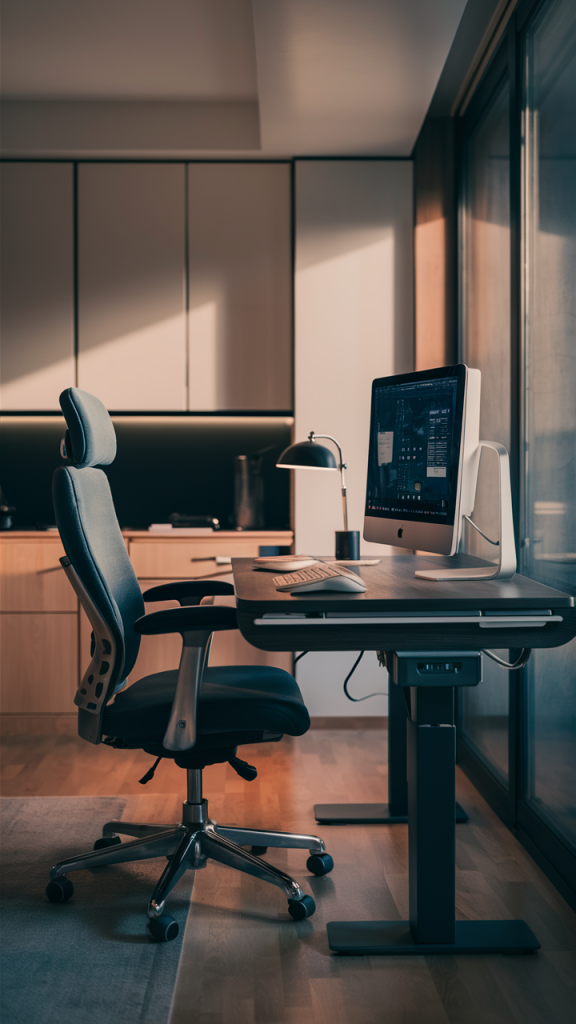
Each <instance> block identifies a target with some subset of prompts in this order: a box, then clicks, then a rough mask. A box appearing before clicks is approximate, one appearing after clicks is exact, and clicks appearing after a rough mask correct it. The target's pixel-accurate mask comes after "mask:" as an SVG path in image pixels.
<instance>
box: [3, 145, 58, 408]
mask: <svg viewBox="0 0 576 1024" xmlns="http://www.w3.org/2000/svg"><path fill="white" fill-rule="evenodd" d="M0 188H1V212H0V225H1V267H2V286H1V287H2V314H1V321H0V332H1V338H2V391H1V395H2V408H3V409H4V410H9V409H18V410H34V411H40V410H43V409H58V408H59V405H58V395H59V394H60V392H61V391H63V390H64V389H65V388H68V387H71V386H72V385H73V384H74V372H75V367H74V266H73V260H74V241H73V237H74V232H73V206H74V204H73V181H72V164H64V163H62V164H52V163H20V162H15V163H7V164H3V165H2V168H1V171H0Z"/></svg>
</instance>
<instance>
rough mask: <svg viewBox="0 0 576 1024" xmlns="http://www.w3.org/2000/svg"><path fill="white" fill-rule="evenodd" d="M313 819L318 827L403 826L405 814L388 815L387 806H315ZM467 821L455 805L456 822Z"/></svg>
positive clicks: (406, 816) (458, 806)
mask: <svg viewBox="0 0 576 1024" xmlns="http://www.w3.org/2000/svg"><path fill="white" fill-rule="evenodd" d="M314 817H315V818H316V821H317V822H318V823H319V824H320V825H405V824H406V823H407V822H408V815H407V814H390V808H389V806H388V804H315V806H314ZM465 821H468V815H467V814H466V811H465V810H464V808H463V807H461V806H460V804H458V803H457V804H456V822H457V824H461V823H463V822H465Z"/></svg>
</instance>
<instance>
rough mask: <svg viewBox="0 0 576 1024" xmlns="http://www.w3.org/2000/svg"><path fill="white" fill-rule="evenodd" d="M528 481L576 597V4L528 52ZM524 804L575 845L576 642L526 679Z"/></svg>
mask: <svg viewBox="0 0 576 1024" xmlns="http://www.w3.org/2000/svg"><path fill="white" fill-rule="evenodd" d="M523 124H524V139H523V167H524V183H523V197H524V232H523V235H524V237H523V243H524V268H525V277H524V286H523V303H524V315H523V324H524V375H525V389H524V394H525V404H524V429H525V463H524V471H525V484H524V526H523V534H524V542H523V547H522V571H523V572H524V573H525V574H526V575H528V576H531V577H533V578H534V579H538V580H541V581H542V582H543V583H548V584H549V585H551V586H554V587H558V589H560V590H564V591H568V592H570V593H573V594H576V397H575V396H576V5H575V4H574V2H573V0H554V2H551V3H548V4H545V5H544V7H543V8H541V9H540V10H539V12H538V15H537V17H536V18H535V20H534V22H533V23H532V24H531V25H530V26H529V28H528V31H527V33H526V39H525V46H524V121H523ZM528 704H529V733H528V773H527V779H526V792H525V797H526V799H527V800H528V801H529V802H530V803H531V805H532V806H533V808H534V809H535V810H537V811H538V813H539V814H540V815H541V816H542V817H544V818H545V819H546V820H547V823H548V824H549V825H550V826H551V827H552V828H553V829H554V830H555V831H556V832H557V833H558V834H559V835H560V836H561V837H563V838H564V839H565V840H566V841H567V842H569V843H570V842H571V843H572V844H576V756H575V754H574V751H575V749H576V642H572V643H571V644H569V645H566V646H564V647H560V648H554V649H552V650H542V651H536V652H535V655H534V656H533V658H532V661H531V663H530V665H529V671H528Z"/></svg>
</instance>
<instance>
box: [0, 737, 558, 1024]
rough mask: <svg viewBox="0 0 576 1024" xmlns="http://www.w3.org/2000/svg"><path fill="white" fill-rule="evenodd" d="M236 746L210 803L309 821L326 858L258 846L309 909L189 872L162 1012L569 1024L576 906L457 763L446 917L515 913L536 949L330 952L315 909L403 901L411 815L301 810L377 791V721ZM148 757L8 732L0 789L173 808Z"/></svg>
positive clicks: (398, 908) (167, 812)
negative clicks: (321, 818)
mask: <svg viewBox="0 0 576 1024" xmlns="http://www.w3.org/2000/svg"><path fill="white" fill-rule="evenodd" d="M240 753H241V755H242V756H243V757H245V758H246V759H247V760H248V761H250V762H251V763H252V764H256V765H257V767H258V769H259V772H260V774H259V778H258V779H257V780H256V782H253V783H246V782H244V781H243V780H242V779H240V778H239V777H238V776H237V775H236V774H235V773H234V772H233V771H232V769H231V768H229V766H228V765H224V766H222V765H217V766H214V767H212V768H208V769H206V771H205V791H206V795H207V796H208V798H209V801H210V814H211V817H213V818H215V819H216V820H218V821H220V822H221V823H227V824H247V825H253V826H254V827H270V828H281V829H286V830H290V829H293V830H298V831H311V832H320V834H321V835H322V836H323V838H324V839H325V841H326V844H327V847H328V849H329V851H330V852H331V853H332V855H333V856H334V860H335V868H334V871H333V873H332V874H331V875H329V876H327V877H325V878H320V879H316V878H313V877H312V876H310V875H309V874H308V873H307V871H306V868H305V861H306V853H305V852H301V851H279V850H277V851H272V852H271V853H269V854H267V855H266V857H267V859H269V860H271V861H272V862H273V863H276V864H277V865H278V866H279V867H282V868H284V869H285V870H288V871H289V872H290V873H292V874H294V875H295V877H296V878H297V879H298V880H299V881H300V883H301V884H302V885H303V887H304V888H305V889H306V891H308V892H311V893H312V894H313V895H314V898H315V901H316V906H317V912H316V914H315V916H314V917H313V918H312V919H311V920H309V921H304V922H302V923H300V924H295V923H294V922H292V921H291V920H290V918H289V917H288V915H287V914H286V903H285V901H284V898H283V896H282V893H281V892H280V890H278V889H276V888H275V887H272V886H267V885H265V884H264V883H262V882H259V881H257V880H256V879H252V878H250V877H248V876H245V875H241V874H239V873H237V872H233V871H230V870H228V869H226V868H224V867H220V866H218V865H215V864H209V865H208V867H207V869H206V870H203V871H198V872H197V873H196V879H195V883H194V890H193V897H192V906H191V912H190V915H189V918H188V924H187V927H186V933H185V936H184V944H183V952H182V958H181V962H180V971H179V975H178V981H177V985H176V991H175V995H174V1002H173V1007H172V1016H171V1024H304V1022H306V1024H447V1022H449V1024H485V1022H492V1024H508V1022H518V1024H520V1022H522V1024H536V1022H538V1024H574V1021H575V1020H576V956H575V951H576V915H575V914H574V913H573V912H572V911H571V910H570V908H569V907H568V906H567V904H566V903H565V902H564V900H563V899H562V898H561V897H560V896H559V895H558V893H557V892H556V890H555V889H554V887H553V886H552V885H551V884H550V883H549V882H548V880H547V879H546V878H545V876H544V875H543V874H542V872H541V871H540V870H539V869H538V867H537V866H536V865H535V864H534V863H533V861H532V860H531V859H530V857H529V856H528V854H527V853H526V852H525V850H524V849H523V848H522V847H521V846H520V845H519V843H517V841H516V840H515V839H514V837H513V836H512V835H511V833H510V832H509V831H508V830H507V829H506V828H505V827H504V826H503V825H502V824H501V822H500V821H499V819H498V818H497V817H496V816H495V815H494V814H493V813H492V811H491V810H490V809H489V808H488V806H487V805H486V803H485V802H484V801H483V800H482V798H481V797H480V796H479V795H478V793H477V792H476V790H475V789H474V787H473V786H472V785H471V784H470V782H469V781H468V780H467V779H466V777H465V776H464V775H463V774H462V773H461V772H458V778H457V795H458V799H459V801H460V802H461V803H462V804H463V806H464V807H465V808H466V810H467V811H468V814H469V815H470V821H469V822H468V824H466V825H459V826H458V827H457V875H456V878H457V883H456V884H457V916H458V917H460V918H481V917H485V918H489V917H493V918H494V917H495V918H518V917H522V918H524V919H525V920H526V921H527V922H528V924H529V925H530V927H531V928H532V929H533V931H534V932H535V934H536V935H537V937H538V938H539V940H540V942H541V943H542V950H541V951H540V952H539V953H538V954H536V955H531V956H508V957H504V956H478V957H475V956H460V957H452V956H430V957H407V958H404V957H337V956H333V955H331V954H330V952H329V950H328V944H327V940H326V932H325V927H324V926H325V923H326V921H328V920H338V919H354V918H356V919H376V920H377V919H395V918H396V919H403V918H406V917H407V916H408V887H407V826H404V825H400V826H398V825H396V826H372V827H370V826H354V827H352V826H348V827H334V826H332V827H330V826H328V827H323V828H322V829H319V827H318V826H317V825H316V824H315V823H314V818H313V814H312V806H313V804H314V803H315V802H336V801H338V800H346V801H354V800H357V801H362V802H366V801H372V800H373V801H382V800H383V799H385V793H386V763H385V754H386V750H385V733H384V732H383V731H380V730H370V731H361V730H350V731H345V730H338V731H329V730H312V731H310V732H309V733H308V734H307V735H306V736H303V737H301V738H299V739H297V740H290V739H287V738H286V739H284V740H283V741H282V742H281V743H279V744H265V745H262V746H258V747H253V748H250V747H244V748H242V750H241V751H240ZM151 760H152V759H151V758H150V757H148V756H147V755H146V754H142V753H141V752H139V751H114V750H110V749H108V748H106V747H103V746H100V747H92V746H90V745H89V744H86V743H83V742H81V741H80V740H78V739H76V738H74V737H69V736H60V737H54V738H40V739H35V740H23V739H21V738H20V737H10V738H6V739H4V740H3V741H2V775H1V779H2V792H3V795H5V796H8V795H15V796H25V795H36V796H41V795H80V794H106V795H111V794H131V796H132V798H131V799H130V800H129V807H128V808H127V812H129V813H127V814H126V817H132V816H133V817H135V818H137V817H138V804H139V803H140V804H141V809H142V810H143V809H144V806H143V805H144V804H146V805H147V806H146V813H147V814H148V815H149V816H151V807H152V806H153V807H154V815H157V818H156V820H171V819H172V818H174V819H175V818H176V817H177V816H178V813H179V803H180V801H181V799H182V787H183V781H184V780H183V773H181V772H180V770H179V769H177V768H175V767H174V765H173V764H172V763H169V762H164V761H163V762H162V763H161V764H160V766H159V768H158V771H157V773H156V776H155V778H154V780H153V781H152V782H151V783H149V784H148V785H147V786H146V787H145V788H144V787H142V786H139V784H138V779H139V778H140V777H141V776H142V775H143V774H144V772H145V771H146V769H147V768H148V767H149V766H150V764H151ZM143 794H145V799H143ZM152 795H154V800H153V801H151V799H150V798H151V797H152Z"/></svg>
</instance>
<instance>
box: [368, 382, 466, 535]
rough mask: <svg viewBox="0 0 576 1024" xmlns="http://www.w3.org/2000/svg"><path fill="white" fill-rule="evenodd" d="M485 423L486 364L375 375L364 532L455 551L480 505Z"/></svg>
mask: <svg viewBox="0 0 576 1024" xmlns="http://www.w3.org/2000/svg"><path fill="white" fill-rule="evenodd" d="M479 426H480V371H479V370H471V369H469V368H468V367H467V366H464V365H463V364H459V365H456V366H445V367H440V368H439V369H435V370H422V371H419V372H417V373H404V374H400V375H397V376H394V377H379V378H378V379H377V380H375V381H373V383H372V408H371V416H370V448H369V455H368V483H367V491H366V511H365V519H364V539H365V540H370V541H376V542H377V543H380V544H393V545H395V546H397V547H405V548H410V549H411V550H416V549H421V550H424V551H433V552H435V553H437V554H441V555H453V554H455V552H456V551H457V549H458V542H459V540H460V531H461V524H462V517H463V516H465V515H471V514H472V510H473V507H474V496H475V491H476V478H477V474H478V461H479Z"/></svg>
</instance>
